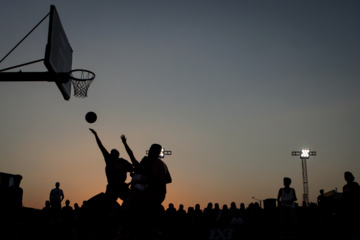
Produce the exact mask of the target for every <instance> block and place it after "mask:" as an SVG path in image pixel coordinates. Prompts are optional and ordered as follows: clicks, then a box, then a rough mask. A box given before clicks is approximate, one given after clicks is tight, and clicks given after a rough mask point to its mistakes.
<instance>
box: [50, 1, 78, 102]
mask: <svg viewBox="0 0 360 240" xmlns="http://www.w3.org/2000/svg"><path fill="white" fill-rule="evenodd" d="M72 53H73V50H72V48H71V46H70V43H69V40H68V38H67V36H66V34H65V31H64V28H63V26H62V24H61V21H60V17H59V14H58V12H57V11H56V8H55V6H54V5H51V6H50V21H49V32H48V42H47V45H46V50H45V58H44V64H45V66H46V68H47V69H48V71H49V72H50V73H52V74H54V78H55V83H56V85H57V86H58V88H59V90H60V92H61V94H62V95H63V97H64V99H65V100H69V99H70V95H71V81H69V72H70V71H71V68H72Z"/></svg>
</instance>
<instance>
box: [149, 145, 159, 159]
mask: <svg viewBox="0 0 360 240" xmlns="http://www.w3.org/2000/svg"><path fill="white" fill-rule="evenodd" d="M161 150H162V147H161V145H160V144H157V143H154V144H153V145H151V147H150V149H149V155H148V156H149V157H150V158H158V157H159V156H160V153H161Z"/></svg>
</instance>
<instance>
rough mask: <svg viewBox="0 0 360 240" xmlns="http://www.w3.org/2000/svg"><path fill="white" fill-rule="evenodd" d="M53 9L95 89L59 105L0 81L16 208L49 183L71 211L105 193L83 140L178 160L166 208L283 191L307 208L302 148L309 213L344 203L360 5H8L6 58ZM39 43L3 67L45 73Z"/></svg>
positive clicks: (358, 166) (357, 168)
mask: <svg viewBox="0 0 360 240" xmlns="http://www.w3.org/2000/svg"><path fill="white" fill-rule="evenodd" d="M51 4H54V5H55V6H56V8H57V11H58V13H59V15H60V18H61V21H62V24H63V26H64V29H65V31H66V34H67V36H68V39H69V41H70V44H71V46H72V48H73V50H74V53H73V69H75V68H84V69H89V70H91V71H94V72H95V74H96V78H95V81H94V82H93V83H92V85H91V86H90V89H89V91H88V98H85V99H81V98H80V99H79V98H75V97H71V99H70V100H69V101H65V100H64V99H63V97H62V95H61V94H60V91H59V90H58V88H57V87H56V85H55V83H52V82H29V83H25V82H13V83H12V82H1V83H0V84H1V87H0V101H1V104H0V112H1V120H0V134H1V138H0V172H5V173H12V174H21V175H22V176H23V181H22V184H21V186H22V188H23V189H24V197H23V203H24V206H26V207H33V208H42V207H43V206H44V205H45V201H46V200H47V199H48V197H49V192H50V190H51V189H52V188H54V186H55V182H57V181H59V182H60V183H61V186H60V187H61V188H62V189H63V190H64V193H65V198H66V199H69V200H70V201H71V205H73V204H74V203H75V202H77V203H79V204H80V205H81V204H82V201H84V200H87V199H89V198H91V197H92V196H94V195H96V194H98V193H100V192H104V191H105V186H106V177H105V163H104V160H103V157H102V155H101V152H100V150H99V148H98V147H97V145H96V142H95V139H94V136H93V135H92V134H91V132H90V131H89V128H94V129H95V130H96V131H97V132H98V134H99V137H100V138H101V140H102V142H103V144H104V145H105V147H106V148H107V149H108V150H111V149H112V148H117V149H118V150H119V151H120V153H121V155H122V157H124V158H126V159H128V156H127V154H126V152H125V149H124V147H123V146H122V143H121V140H120V135H121V134H125V135H126V136H127V138H128V143H129V145H130V147H131V148H132V149H133V151H134V153H135V156H136V157H137V158H138V159H141V158H142V157H143V156H144V155H145V152H146V150H147V149H148V148H149V146H150V145H151V144H152V143H155V142H156V143H160V144H162V145H163V146H164V147H165V149H167V150H172V152H173V155H171V156H167V157H166V158H165V159H164V161H165V162H166V163H167V165H168V168H169V170H170V173H171V175H172V178H173V183H171V184H169V185H168V194H167V198H166V200H165V202H164V206H165V207H167V205H168V203H170V202H171V203H174V204H175V206H176V207H178V205H179V204H184V205H185V208H187V207H189V206H194V205H195V204H197V203H199V204H200V205H201V208H204V207H205V206H206V204H207V203H208V202H213V203H216V202H217V203H219V204H220V206H222V205H223V204H228V205H229V204H230V203H231V202H233V201H234V202H235V203H236V204H237V205H238V206H239V204H240V203H245V204H246V205H248V204H249V203H250V202H254V201H255V200H254V199H252V197H255V198H256V199H262V200H263V199H267V198H276V196H277V192H278V189H279V188H280V187H282V186H283V184H282V179H283V177H290V178H292V180H293V183H292V185H291V186H292V187H294V188H295V190H296V192H297V196H298V202H299V203H301V201H302V194H303V179H302V168H301V161H300V158H299V157H293V156H291V151H298V150H301V149H302V148H310V150H313V151H317V156H314V157H311V158H310V159H309V160H308V161H307V168H308V169H307V170H308V180H309V197H310V201H311V202H316V197H317V196H318V194H319V190H320V189H324V190H325V192H327V191H330V190H333V189H338V191H339V192H341V191H342V186H343V185H344V184H345V181H344V178H343V173H344V172H345V171H351V172H353V174H354V176H355V180H356V181H357V180H359V179H360V162H359V156H360V148H359V143H360V127H359V122H360V111H359V103H360V94H359V93H360V90H359V89H360V83H359V80H360V67H359V66H360V44H359V43H360V28H359V23H360V14H359V12H360V2H359V1H350V0H349V1H332V0H322V1H314V0H304V1H288V0H282V1H278V0H272V1H266V0H263V1H256V0H248V1H240V0H239V1H227V0H221V1H220V0H217V1H213V0H207V1H194V0H191V1H190V0H181V1H180V0H178V1H172V0H168V1H165V0H163V1H157V0H152V1H148V0H141V1H140V0H138V1H137V0H131V1H130V0H116V1H115V0H112V1H64V0H63V1H46V0H36V1H35V0H34V1H28V0H19V1H18V0H16V1H4V2H3V3H2V7H1V8H0V19H1V21H0V29H1V32H2V33H1V35H0V46H1V47H0V57H1V58H2V57H3V56H5V54H7V53H8V52H9V51H10V50H11V49H12V48H13V47H14V46H15V45H16V44H17V43H18V42H19V41H20V40H21V39H22V38H23V37H24V36H25V35H26V34H27V33H28V32H29V31H30V30H31V29H32V28H33V27H34V26H35V25H36V24H37V23H38V22H39V21H40V20H41V19H42V18H43V17H44V16H45V15H46V14H47V13H48V12H49V10H50V5H51ZM47 32H48V20H46V21H45V22H44V23H42V24H41V25H40V26H39V27H38V28H37V29H36V31H35V32H33V33H32V34H31V35H30V36H29V37H28V38H27V39H26V40H25V41H24V42H23V43H22V44H21V45H20V46H19V47H18V48H17V49H16V50H15V51H14V52H13V53H12V54H11V55H10V56H9V57H8V58H6V59H5V60H4V61H3V62H2V63H0V68H1V69H3V68H6V67H10V66H14V65H17V64H22V63H26V62H29V61H33V60H37V59H42V58H43V57H44V54H45V45H46V41H47ZM21 70H22V71H24V72H26V71H46V68H45V66H44V65H43V63H38V64H34V65H31V66H28V67H23V68H21ZM14 71H17V70H14ZM88 111H94V112H96V113H97V115H98V120H97V121H96V122H95V123H93V124H89V123H87V122H86V121H85V119H84V116H85V114H86V113H87V112H88ZM127 181H130V178H128V179H127Z"/></svg>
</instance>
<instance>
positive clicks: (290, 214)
mask: <svg viewBox="0 0 360 240" xmlns="http://www.w3.org/2000/svg"><path fill="white" fill-rule="evenodd" d="M283 182H284V187H283V188H280V189H279V193H278V196H277V201H278V206H279V207H280V224H281V225H282V226H283V227H282V229H281V231H282V233H283V234H284V233H289V232H290V233H291V234H293V233H294V232H293V230H294V225H295V224H296V223H297V216H296V209H295V207H296V205H295V201H296V200H297V198H296V193H295V189H294V188H291V187H290V184H291V179H290V178H288V177H285V178H284V179H283ZM284 226H285V227H284Z"/></svg>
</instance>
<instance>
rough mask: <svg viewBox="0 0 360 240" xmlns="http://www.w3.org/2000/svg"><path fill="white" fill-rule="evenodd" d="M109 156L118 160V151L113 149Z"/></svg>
mask: <svg viewBox="0 0 360 240" xmlns="http://www.w3.org/2000/svg"><path fill="white" fill-rule="evenodd" d="M110 155H111V156H112V157H113V158H118V157H119V156H120V153H119V151H118V150H116V149H113V150H111V152H110Z"/></svg>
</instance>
